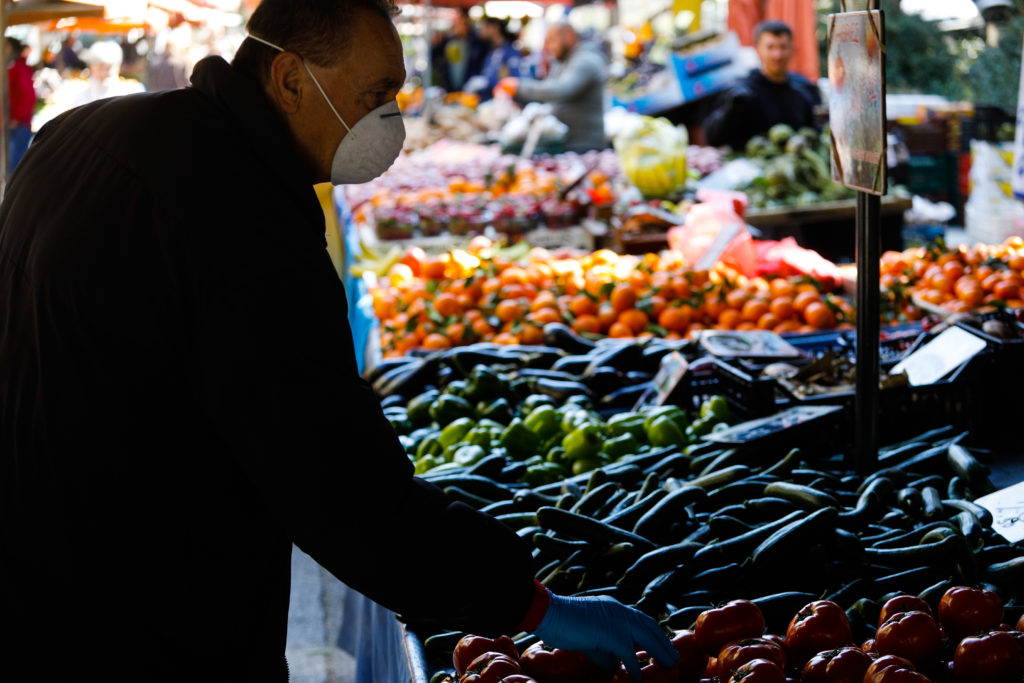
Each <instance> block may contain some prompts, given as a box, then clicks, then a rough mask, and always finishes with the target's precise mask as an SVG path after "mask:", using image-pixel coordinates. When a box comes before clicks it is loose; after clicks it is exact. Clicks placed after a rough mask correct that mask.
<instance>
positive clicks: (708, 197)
mask: <svg viewBox="0 0 1024 683" xmlns="http://www.w3.org/2000/svg"><path fill="white" fill-rule="evenodd" d="M697 196H698V198H699V199H702V200H704V201H702V202H701V203H699V204H695V205H694V206H693V207H691V208H690V210H689V212H688V213H687V214H686V221H685V222H684V223H683V225H677V226H675V227H672V228H669V231H668V246H669V248H670V249H673V250H675V251H678V252H680V253H681V254H682V255H683V260H684V262H685V263H687V264H688V265H691V266H694V265H697V263H698V262H699V261H700V260H701V257H703V256H704V254H705V252H707V250H708V249H709V248H710V247H712V246H713V245H714V243H715V240H716V238H717V237H718V234H719V232H721V231H722V230H723V229H730V230H735V231H736V236H735V237H733V238H732V239H731V240H730V241H729V243H728V245H727V246H726V247H725V248H724V250H723V251H722V253H721V256H720V257H719V258H718V260H719V261H721V262H722V263H724V264H725V265H726V266H728V267H730V268H732V269H734V270H736V271H738V272H740V273H742V274H743V275H746V276H747V277H753V276H754V275H756V274H757V252H756V250H755V248H754V241H753V239H751V237H750V233H749V232H748V231H747V224H746V222H745V221H744V220H743V217H742V213H743V211H744V210H745V209H746V195H744V194H742V193H739V192H707V193H704V196H701V193H698V195H697Z"/></svg>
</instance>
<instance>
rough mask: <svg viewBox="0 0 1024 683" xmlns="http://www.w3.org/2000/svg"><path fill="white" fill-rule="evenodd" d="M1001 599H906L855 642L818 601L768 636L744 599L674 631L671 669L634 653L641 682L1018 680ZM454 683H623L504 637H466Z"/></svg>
mask: <svg viewBox="0 0 1024 683" xmlns="http://www.w3.org/2000/svg"><path fill="white" fill-rule="evenodd" d="M1003 616H1004V612H1003V602H1002V600H1001V598H1000V597H999V596H998V595H997V594H995V593H994V592H992V591H989V590H985V589H983V588H972V587H968V586H955V587H952V588H950V589H949V590H947V591H946V593H945V594H944V595H943V596H942V599H941V601H940V603H939V606H938V611H937V613H933V611H932V609H931V607H930V606H929V605H928V603H927V602H925V601H924V600H922V599H921V598H918V597H916V596H913V595H899V596H896V597H893V598H892V599H890V600H889V601H887V602H886V603H885V604H884V605H883V607H882V609H881V613H880V614H879V618H878V629H877V631H876V633H875V637H874V638H872V639H871V640H868V641H866V642H865V643H863V644H861V645H859V646H858V645H856V644H855V643H854V641H853V635H852V632H851V627H850V622H849V620H848V619H847V616H846V613H845V612H844V611H843V609H842V608H841V607H840V606H839V605H838V604H836V603H834V602H831V601H828V600H818V601H815V602H811V603H809V604H807V605H806V606H804V607H803V608H802V609H801V610H800V611H799V612H797V613H796V614H795V615H794V616H793V618H792V619H791V620H790V622H789V626H788V628H787V629H786V635H785V637H782V636H779V635H775V634H766V633H765V620H764V616H763V614H762V612H761V610H760V608H758V606H757V605H756V604H755V603H753V602H751V601H749V600H733V601H732V602H729V603H727V604H725V605H722V606H721V607H717V608H714V609H710V610H706V611H705V612H703V613H701V614H700V616H698V618H697V621H696V623H695V624H694V627H693V630H682V631H676V632H675V633H674V634H673V637H672V643H673V645H674V646H675V648H676V650H677V651H678V652H679V660H678V661H677V662H676V664H675V665H674V666H673V667H671V668H666V667H663V666H661V665H659V664H657V663H656V662H654V661H653V660H651V659H650V658H649V657H648V656H647V654H646V653H644V652H638V653H637V657H638V659H639V661H640V663H641V665H642V672H643V679H642V680H643V682H644V683H669V682H671V683H795V682H797V681H799V682H801V683H1021V682H1022V681H1024V632H1022V631H1024V616H1022V617H1021V618H1020V620H1019V621H1018V622H1017V624H1016V626H1015V627H1011V626H1010V625H1009V624H1005V623H1003ZM453 663H454V665H455V671H456V677H454V678H450V679H449V680H452V681H458V683H499V682H502V681H504V682H505V683H530V682H531V681H532V682H533V683H593V682H601V683H626V682H627V681H629V680H630V678H629V675H628V673H627V672H626V670H625V667H623V666H622V665H620V667H619V670H618V671H617V672H614V673H611V672H605V671H601V670H600V669H598V668H597V667H596V665H594V664H593V663H592V662H591V661H590V660H588V659H587V658H586V657H584V656H583V655H581V654H579V653H575V652H570V651H566V650H558V649H551V648H548V647H547V646H545V645H544V644H543V643H533V644H532V645H530V646H529V647H528V648H526V649H525V650H524V651H523V652H522V653H519V652H517V650H516V646H515V643H514V642H513V641H512V640H511V639H510V638H508V637H506V636H502V637H501V638H497V639H493V640H492V639H490V638H483V637H480V636H472V635H469V636H465V637H463V638H462V640H460V641H459V643H458V645H457V646H456V648H455V651H454V654H453Z"/></svg>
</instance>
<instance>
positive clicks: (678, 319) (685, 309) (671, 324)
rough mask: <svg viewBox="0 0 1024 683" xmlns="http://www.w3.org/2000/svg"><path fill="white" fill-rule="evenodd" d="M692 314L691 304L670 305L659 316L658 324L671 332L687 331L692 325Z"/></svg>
mask: <svg viewBox="0 0 1024 683" xmlns="http://www.w3.org/2000/svg"><path fill="white" fill-rule="evenodd" d="M691 315H692V314H691V309H690V307H689V306H669V307H668V308H666V309H665V310H663V311H662V312H661V315H659V316H658V324H659V325H661V326H662V327H664V328H665V329H666V330H668V331H669V332H685V331H686V328H688V327H689V326H690V320H691Z"/></svg>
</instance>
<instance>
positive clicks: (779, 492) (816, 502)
mask: <svg viewBox="0 0 1024 683" xmlns="http://www.w3.org/2000/svg"><path fill="white" fill-rule="evenodd" d="M763 495H765V496H772V497H778V498H785V499H786V500H791V501H793V502H794V503H796V504H797V505H800V506H802V507H805V508H808V509H817V508H824V507H838V506H839V501H838V500H836V497H835V496H833V495H832V494H830V493H826V492H825V491H820V490H818V489H815V488H811V487H810V486H802V485H800V484H791V483H790V482H788V481H776V482H772V483H771V484H768V485H767V486H765V487H764V492H763Z"/></svg>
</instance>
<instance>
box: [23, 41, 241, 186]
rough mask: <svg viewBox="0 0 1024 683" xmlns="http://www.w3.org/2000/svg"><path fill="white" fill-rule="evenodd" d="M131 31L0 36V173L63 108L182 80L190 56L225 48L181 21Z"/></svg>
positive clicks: (185, 80) (171, 85)
mask: <svg viewBox="0 0 1024 683" xmlns="http://www.w3.org/2000/svg"><path fill="white" fill-rule="evenodd" d="M136 33H137V34H136V35H133V34H107V35H102V34H83V35H76V34H74V33H64V34H52V35H49V36H47V37H46V38H44V39H40V40H37V41H36V42H35V44H34V45H29V44H27V43H26V41H23V40H22V39H19V38H16V37H13V36H7V37H6V38H5V46H4V49H5V60H6V62H7V73H8V93H9V94H8V98H9V104H8V108H7V113H8V149H9V155H10V156H9V164H8V173H10V172H11V171H13V170H14V168H15V167H16V166H17V164H18V162H19V161H20V160H21V157H22V155H23V154H24V153H25V150H26V149H27V147H28V144H29V142H30V141H31V139H32V136H33V135H34V134H35V133H36V132H37V131H38V130H39V129H40V128H42V127H43V126H44V125H45V124H46V123H47V122H48V121H50V120H51V119H53V118H55V117H56V116H59V115H60V114H61V113H63V112H64V111H67V110H68V109H71V108H73V107H77V106H79V105H83V104H87V103H89V102H92V101H94V100H98V99H102V98H105V97H112V96H115V95H129V94H132V93H139V92H156V91H161V90H171V89H174V88H182V87H185V86H186V85H188V82H189V76H190V74H191V73H192V67H193V66H194V64H195V63H196V62H197V61H199V60H200V59H202V58H203V57H205V56H207V55H210V54H224V53H227V52H229V51H230V50H231V46H226V45H223V44H222V43H221V42H219V41H217V40H215V39H213V38H212V37H208V36H206V35H203V34H198V33H197V32H195V31H194V30H193V29H192V27H191V26H190V25H189V24H187V23H182V24H179V25H178V26H176V27H174V28H167V29H165V30H162V31H159V32H157V31H145V32H141V31H139V32H136Z"/></svg>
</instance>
